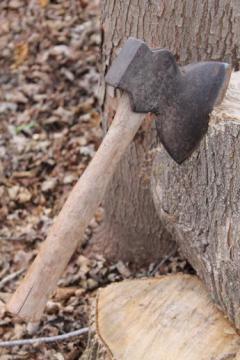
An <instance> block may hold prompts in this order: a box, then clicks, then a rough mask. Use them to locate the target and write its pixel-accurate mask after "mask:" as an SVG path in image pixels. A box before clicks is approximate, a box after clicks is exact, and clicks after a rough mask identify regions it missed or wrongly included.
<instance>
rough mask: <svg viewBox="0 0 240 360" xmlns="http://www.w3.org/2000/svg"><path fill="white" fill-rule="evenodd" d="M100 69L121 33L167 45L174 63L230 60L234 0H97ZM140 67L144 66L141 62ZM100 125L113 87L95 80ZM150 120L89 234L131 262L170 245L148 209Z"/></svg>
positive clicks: (238, 24) (239, 25)
mask: <svg viewBox="0 0 240 360" xmlns="http://www.w3.org/2000/svg"><path fill="white" fill-rule="evenodd" d="M102 28H103V46H102V64H103V67H102V73H103V74H105V73H106V71H107V69H108V67H109V66H110V64H111V62H112V60H113V59H114V57H115V56H116V54H117V53H118V51H119V48H121V46H122V45H123V44H124V42H125V40H126V39H127V38H128V37H129V36H134V37H137V38H139V39H143V40H144V41H146V42H147V43H148V45H149V46H150V47H161V48H164V47H166V48H169V49H170V50H171V51H172V52H173V54H174V55H175V56H176V59H177V61H178V62H179V64H187V63H189V62H194V61H201V60H220V61H227V62H231V63H232V64H233V66H234V67H235V68H237V67H238V60H239V58H240V49H239V35H240V1H239V0H232V1H225V0H203V1H198V0H183V1H177V0H151V1H149V0H104V1H102ZM143 71H144V69H143ZM102 90H103V91H102V101H103V103H104V114H105V121H104V122H103V125H104V129H105V130H106V129H107V127H108V124H109V122H110V121H111V119H112V117H113V114H114V111H115V109H116V103H117V100H116V99H117V97H116V93H114V94H112V93H110V92H109V91H108V90H107V91H106V89H105V87H104V86H103V87H102ZM156 142H157V139H156V132H155V126H154V123H152V126H150V122H149V121H147V120H146V121H145V125H144V126H143V127H142V129H141V130H140V131H139V132H138V135H137V136H136V138H135V141H134V142H133V143H132V144H131V146H130V147H129V149H128V151H127V153H126V155H125V157H124V159H123V160H122V161H121V163H120V165H119V167H118V169H117V171H116V173H115V176H114V178H113V181H112V182H111V184H110V186H109V188H108V192H107V196H106V198H105V201H104V208H105V214H106V216H105V221H104V222H103V225H102V227H101V228H100V230H99V233H98V234H96V235H95V239H96V240H97V241H96V242H95V244H100V251H104V252H105V255H107V256H109V257H112V258H122V259H124V260H127V261H134V262H135V263H146V262H150V261H152V260H156V259H158V258H160V257H162V256H164V255H165V254H166V253H168V252H169V250H170V249H172V248H173V247H174V242H173V240H172V236H171V235H170V234H169V233H168V232H167V231H166V229H165V228H164V226H163V225H162V223H161V220H159V218H158V217H157V216H156V212H155V209H154V206H153V201H152V196H151V194H150V191H149V174H150V172H151V167H152V159H153V156H152V153H151V150H152V149H153V148H155V146H156Z"/></svg>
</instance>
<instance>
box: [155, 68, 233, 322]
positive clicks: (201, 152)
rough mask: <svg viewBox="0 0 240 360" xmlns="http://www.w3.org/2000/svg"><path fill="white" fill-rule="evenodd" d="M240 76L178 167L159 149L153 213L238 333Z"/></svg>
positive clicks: (156, 161)
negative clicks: (194, 149)
mask: <svg viewBox="0 0 240 360" xmlns="http://www.w3.org/2000/svg"><path fill="white" fill-rule="evenodd" d="M239 99H240V72H239V71H238V72H235V73H233V74H232V76H231V80H230V85H229V88H228V91H227V94H226V97H225V99H224V101H223V103H222V104H221V105H220V106H219V107H217V108H215V109H214V111H213V113H212V115H211V119H210V123H209V129H208V133H207V136H205V138H204V139H203V141H202V142H201V144H200V148H199V149H198V150H197V151H195V153H194V154H193V155H192V156H191V158H190V159H188V160H187V161H185V162H184V163H183V164H182V165H181V166H179V165H176V164H175V163H174V162H173V161H172V160H171V159H170V158H169V156H168V155H167V154H166V151H165V150H164V149H163V148H159V153H158V155H157V156H156V158H155V163H154V166H153V177H152V191H153V195H154V200H155V204H156V209H157V211H158V213H159V216H160V217H161V219H162V221H163V222H164V223H165V225H166V227H167V228H168V230H169V231H170V232H171V233H172V234H174V237H175V239H176V240H177V242H178V244H179V245H180V248H181V250H182V252H183V253H184V255H185V256H186V257H187V259H188V260H189V261H190V262H191V264H192V265H193V267H194V268H195V269H196V270H197V272H198V274H199V275H200V277H201V278H202V279H203V280H204V282H205V283H206V285H207V287H208V289H209V290H210V293H211V295H212V297H213V298H214V299H215V301H216V302H217V303H218V304H219V305H220V306H221V308H222V309H223V310H224V311H225V312H226V313H227V314H228V316H229V318H230V319H231V320H232V321H233V322H234V323H235V325H236V327H237V328H240V286H239V283H240V205H239V204H240V187H239V179H240V146H239V145H240V103H239Z"/></svg>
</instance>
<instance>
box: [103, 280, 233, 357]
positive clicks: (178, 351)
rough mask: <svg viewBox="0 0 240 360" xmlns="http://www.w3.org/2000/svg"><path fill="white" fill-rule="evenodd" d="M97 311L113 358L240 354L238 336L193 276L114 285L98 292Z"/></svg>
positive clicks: (104, 340) (105, 342)
mask: <svg viewBox="0 0 240 360" xmlns="http://www.w3.org/2000/svg"><path fill="white" fill-rule="evenodd" d="M96 314H97V315H96V317H97V320H96V321H97V332H98V336H99V337H100V338H101V340H102V342H103V343H104V345H105V347H106V348H107V349H108V353H109V356H110V358H111V359H116V360H239V358H240V357H239V354H240V353H239V351H240V337H239V336H238V335H237V334H236V332H235V330H234V328H233V327H232V326H231V324H230V323H229V321H228V320H227V319H226V318H225V317H224V315H223V313H222V312H221V311H219V310H218V309H217V307H216V306H215V305H214V304H213V302H212V301H211V299H210V297H209V296H208V294H207V292H206V289H205V287H204V285H203V284H202V282H201V281H200V280H199V279H198V278H197V277H195V276H190V275H183V274H178V275H169V276H163V277H160V278H155V279H144V280H130V281H123V282H120V283H115V284H112V285H110V286H108V287H106V288H104V289H102V290H101V291H100V293H99V297H98V303H97V312H96Z"/></svg>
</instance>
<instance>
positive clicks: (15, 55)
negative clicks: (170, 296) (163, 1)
mask: <svg viewBox="0 0 240 360" xmlns="http://www.w3.org/2000/svg"><path fill="white" fill-rule="evenodd" d="M100 43H101V31H100V25H99V4H98V0H71V1H64V0H55V1H50V0H30V1H29V0H2V1H1V2H0V199H1V201H0V246H1V255H2V256H1V258H0V338H1V340H10V339H11V340H13V339H19V338H29V337H40V336H53V335H60V334H63V333H66V332H69V331H73V330H77V329H80V328H82V327H85V326H88V321H89V320H88V314H89V302H90V299H91V298H93V297H94V296H95V295H96V290H97V288H98V287H100V286H104V285H106V284H108V283H110V282H113V281H120V280H122V279H124V278H131V277H143V276H156V275H159V274H165V273H169V272H177V271H185V272H188V271H189V266H188V265H187V263H186V262H185V261H184V260H182V259H181V258H180V257H179V256H178V255H177V254H175V255H173V254H172V256H171V257H169V258H168V259H165V260H163V261H161V263H160V265H161V266H157V265H159V264H150V265H149V267H148V268H147V269H141V270H139V271H138V272H137V273H135V272H134V271H132V270H131V267H130V266H129V265H128V264H124V263H123V262H121V261H119V262H118V263H115V264H110V263H108V262H107V261H106V260H105V259H104V258H103V257H102V256H101V255H97V254H96V256H95V258H92V259H88V258H86V257H84V256H82V255H80V253H81V251H80V250H81V249H78V250H77V251H76V253H75V255H74V256H73V258H72V259H71V262H70V264H69V266H68V268H67V270H66V271H65V274H64V276H63V277H62V278H61V280H60V281H59V284H58V285H59V287H58V289H57V291H56V293H55V295H54V296H53V298H52V299H51V300H50V301H49V302H48V304H47V307H46V311H45V313H44V316H43V319H42V321H41V323H40V324H39V325H38V327H35V328H33V327H32V326H27V325H26V324H24V323H23V322H21V321H20V320H16V319H13V318H12V317H11V316H10V315H9V314H7V313H6V312H5V309H4V304H5V303H6V301H7V300H8V298H9V296H10V294H11V293H12V292H13V291H14V290H15V289H16V286H17V284H18V282H19V281H20V280H21V278H22V277H23V276H24V273H25V272H26V269H27V268H28V266H29V263H30V262H31V261H32V259H33V258H34V256H35V255H36V253H37V251H38V248H39V245H40V243H41V242H42V240H43V239H44V238H45V237H46V234H47V231H48V228H49V226H50V225H51V224H52V222H53V218H54V216H55V215H56V214H57V213H58V212H59V210H60V208H61V207H62V205H63V203H64V201H65V200H66V198H67V195H68V194H69V191H70V190H71V188H72V186H73V184H74V183H75V182H76V180H77V179H78V177H79V176H80V175H81V174H82V172H83V171H84V169H85V168H86V166H87V164H88V162H89V160H90V159H91V158H92V156H93V155H94V153H95V151H96V149H97V147H98V145H99V143H100V141H101V137H102V132H101V127H100V115H99V109H98V99H97V92H98V80H99V74H98V70H97V61H98V53H99V45H100ZM101 218H102V210H101V209H99V211H98V212H97V214H96V216H95V218H94V219H93V220H92V222H91V224H90V226H89V227H88V229H87V230H86V233H85V241H86V242H87V241H88V240H89V238H90V237H91V235H92V233H93V231H94V229H96V227H97V226H98V224H99V222H100V221H101ZM10 274H13V276H12V277H10V278H9V275H10ZM87 340H88V336H87V335H83V336H81V337H79V338H71V339H69V340H68V341H64V342H57V343H52V344H49V345H47V344H41V345H36V346H22V347H14V348H11V349H9V348H8V349H7V348H6V349H3V348H2V349H0V359H2V360H8V359H9V360H10V359H43V360H48V359H57V360H61V359H66V360H74V359H79V358H80V357H81V354H82V352H83V351H84V349H85V347H86V344H87Z"/></svg>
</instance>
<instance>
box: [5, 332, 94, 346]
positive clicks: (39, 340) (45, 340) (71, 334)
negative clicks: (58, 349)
mask: <svg viewBox="0 0 240 360" xmlns="http://www.w3.org/2000/svg"><path fill="white" fill-rule="evenodd" d="M88 332H89V328H88V327H86V328H82V329H79V330H75V331H71V332H69V333H67V334H63V335H57V336H46V337H40V338H34V339H19V340H12V341H0V347H14V346H22V345H33V344H42V343H45V344H46V343H51V342H55V341H62V340H66V339H69V338H70V337H74V336H79V335H82V334H86V333H88Z"/></svg>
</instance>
